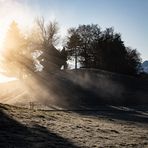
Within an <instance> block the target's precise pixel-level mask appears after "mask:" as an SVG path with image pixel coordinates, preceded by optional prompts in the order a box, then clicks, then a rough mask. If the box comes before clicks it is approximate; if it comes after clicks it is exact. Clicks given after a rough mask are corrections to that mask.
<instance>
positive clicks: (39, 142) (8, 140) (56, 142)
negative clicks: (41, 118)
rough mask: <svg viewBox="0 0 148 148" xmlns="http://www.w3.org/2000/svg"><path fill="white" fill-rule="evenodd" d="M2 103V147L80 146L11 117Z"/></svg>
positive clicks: (47, 147) (53, 147) (45, 147)
mask: <svg viewBox="0 0 148 148" xmlns="http://www.w3.org/2000/svg"><path fill="white" fill-rule="evenodd" d="M5 109H7V108H5V107H2V106H1V105H0V147H1V148H30V147H32V148H34V147H35V148H36V147H38V148H49V147H52V148H59V147H63V148H67V147H69V148H78V146H76V145H74V144H73V143H72V142H71V141H69V140H68V139H65V138H63V137H61V136H59V135H57V134H56V133H53V132H50V131H48V130H47V129H46V128H45V127H42V126H39V125H35V126H33V127H27V126H25V125H22V124H21V123H19V122H18V121H16V120H14V119H12V118H11V117H9V116H8V115H7V114H6V113H4V110H5Z"/></svg>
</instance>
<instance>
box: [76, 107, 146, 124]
mask: <svg viewBox="0 0 148 148" xmlns="http://www.w3.org/2000/svg"><path fill="white" fill-rule="evenodd" d="M76 112H77V113H79V114H81V115H89V116H94V117H103V118H107V119H111V120H114V119H115V120H120V121H125V122H134V123H142V124H148V106H131V107H130V106H128V107H121V106H98V107H97V108H96V109H95V108H93V109H91V108H90V109H89V108H87V109H86V110H84V108H83V110H76Z"/></svg>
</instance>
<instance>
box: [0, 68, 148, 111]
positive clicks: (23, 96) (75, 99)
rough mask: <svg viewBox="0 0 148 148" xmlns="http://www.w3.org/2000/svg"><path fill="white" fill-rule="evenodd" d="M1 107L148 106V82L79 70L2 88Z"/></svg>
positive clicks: (33, 78) (37, 77) (15, 82)
mask: <svg viewBox="0 0 148 148" xmlns="http://www.w3.org/2000/svg"><path fill="white" fill-rule="evenodd" d="M0 89H1V94H0V103H7V104H14V105H16V104H17V105H20V104H21V105H26V104H29V103H30V102H37V103H38V104H42V105H46V106H50V105H57V106H59V107H66V108H70V109H71V108H80V107H82V106H85V107H88V106H89V107H90V106H95V105H104V104H112V105H139V104H148V81H147V80H144V79H140V78H135V77H131V76H125V75H119V74H115V73H111V72H107V71H102V70H94V69H79V70H68V71H58V72H57V73H56V74H55V73H54V74H50V75H49V74H47V75H46V76H40V75H39V76H34V77H31V78H28V79H25V80H24V81H23V82H19V81H13V82H9V83H6V84H1V85H0Z"/></svg>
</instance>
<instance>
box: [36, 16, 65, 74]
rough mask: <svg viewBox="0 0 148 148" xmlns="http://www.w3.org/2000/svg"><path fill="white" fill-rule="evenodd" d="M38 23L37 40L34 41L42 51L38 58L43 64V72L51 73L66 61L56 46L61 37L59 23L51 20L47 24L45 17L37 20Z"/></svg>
mask: <svg viewBox="0 0 148 148" xmlns="http://www.w3.org/2000/svg"><path fill="white" fill-rule="evenodd" d="M36 25H37V30H36V31H35V32H36V39H34V40H37V41H36V42H34V43H35V44H36V45H37V46H38V47H39V48H36V49H37V50H38V51H40V53H41V54H40V55H39V57H37V60H39V62H40V64H41V65H42V66H43V72H46V73H50V72H53V71H55V70H58V69H60V68H61V67H62V65H63V63H64V61H63V57H62V55H61V53H60V51H59V50H57V49H56V48H55V45H56V44H57V42H58V39H59V37H58V25H57V23H56V22H49V23H48V24H47V25H45V21H44V18H40V19H37V20H36ZM34 47H36V46H34ZM64 64H65V63H64Z"/></svg>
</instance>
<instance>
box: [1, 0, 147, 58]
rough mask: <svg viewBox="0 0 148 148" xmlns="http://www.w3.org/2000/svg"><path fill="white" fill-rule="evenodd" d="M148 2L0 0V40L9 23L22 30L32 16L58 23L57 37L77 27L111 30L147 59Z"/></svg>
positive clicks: (112, 0)
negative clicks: (85, 25)
mask: <svg viewBox="0 0 148 148" xmlns="http://www.w3.org/2000/svg"><path fill="white" fill-rule="evenodd" d="M147 14H148V0H0V41H1V40H2V39H1V38H4V34H5V32H6V30H7V28H8V26H9V24H10V22H11V21H12V20H16V21H18V23H19V25H20V26H21V27H23V28H25V29H26V30H28V28H29V27H30V26H31V24H32V22H33V21H34V19H35V18H36V17H40V16H43V17H44V18H45V20H46V21H49V20H56V21H57V22H58V23H59V27H60V33H61V36H64V35H66V31H67V29H68V28H70V27H77V26H78V25H79V24H92V23H93V24H98V25H99V26H100V27H101V28H102V29H105V28H107V27H114V29H115V31H116V32H120V33H121V34H122V39H123V41H125V45H126V46H130V47H132V48H134V49H137V50H138V51H139V52H140V53H141V57H142V59H143V61H144V60H148V28H147V27H148V16H147Z"/></svg>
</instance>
